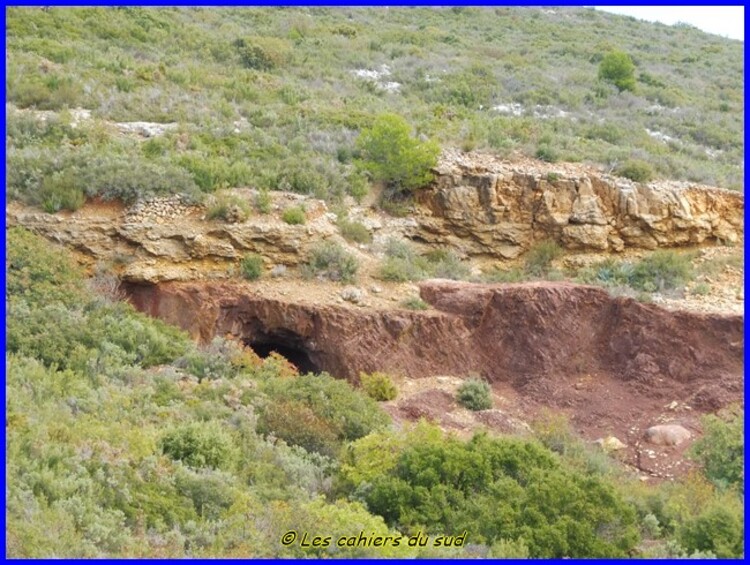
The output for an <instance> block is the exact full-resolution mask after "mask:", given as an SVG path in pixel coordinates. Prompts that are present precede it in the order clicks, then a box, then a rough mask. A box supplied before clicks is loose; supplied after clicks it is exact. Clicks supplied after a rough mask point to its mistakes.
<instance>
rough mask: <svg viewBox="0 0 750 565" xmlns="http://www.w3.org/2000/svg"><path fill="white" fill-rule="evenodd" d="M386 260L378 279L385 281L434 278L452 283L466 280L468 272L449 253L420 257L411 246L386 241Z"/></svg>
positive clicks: (402, 242)
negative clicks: (449, 280) (448, 280)
mask: <svg viewBox="0 0 750 565" xmlns="http://www.w3.org/2000/svg"><path fill="white" fill-rule="evenodd" d="M385 255H386V259H385V261H384V262H383V263H382V265H381V266H380V273H379V276H380V278H381V279H383V280H386V281H396V282H405V281H418V280H421V279H425V278H430V277H435V278H442V279H452V280H466V279H468V278H469V275H470V272H469V268H468V267H467V266H466V264H464V263H463V262H462V261H461V259H460V258H459V257H458V255H457V254H456V252H455V251H453V250H452V249H448V250H445V249H436V250H433V251H430V252H429V253H426V254H424V255H419V254H418V253H417V251H416V249H415V248H414V246H412V245H411V244H410V243H408V242H407V241H404V240H399V239H397V238H393V237H391V238H389V239H388V241H387V242H386V246H385Z"/></svg>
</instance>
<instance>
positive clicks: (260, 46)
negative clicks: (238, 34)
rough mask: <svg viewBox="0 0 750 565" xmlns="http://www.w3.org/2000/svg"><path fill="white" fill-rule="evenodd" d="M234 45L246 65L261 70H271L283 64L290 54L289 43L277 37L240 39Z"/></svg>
mask: <svg viewBox="0 0 750 565" xmlns="http://www.w3.org/2000/svg"><path fill="white" fill-rule="evenodd" d="M234 47H235V49H236V50H237V53H238V54H239V56H240V61H241V63H242V65H243V66H244V67H246V68H248V69H255V70H259V71H270V70H272V69H275V68H276V67H280V66H282V65H283V64H284V63H286V61H287V60H288V58H289V54H290V48H289V45H288V43H287V42H285V41H284V40H282V39H278V38H275V37H254V38H249V39H238V40H236V41H235V42H234Z"/></svg>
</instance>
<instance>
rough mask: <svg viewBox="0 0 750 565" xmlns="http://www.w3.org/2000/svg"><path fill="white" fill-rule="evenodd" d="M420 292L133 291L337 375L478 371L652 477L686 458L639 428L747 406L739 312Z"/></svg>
mask: <svg viewBox="0 0 750 565" xmlns="http://www.w3.org/2000/svg"><path fill="white" fill-rule="evenodd" d="M420 291H421V296H422V299H423V300H425V301H426V302H428V303H429V304H430V305H431V306H432V307H433V308H432V309H430V310H428V311H424V312H413V311H409V310H380V311H378V310H366V309H358V308H354V307H347V306H338V305H322V304H321V305H311V304H300V303H294V302H288V301H283V300H272V299H268V298H264V297H263V296H260V295H257V294H253V292H252V289H249V288H248V287H247V286H244V285H236V284H228V283H213V284H209V283H165V284H161V285H155V286H137V285H131V286H129V287H128V288H127V292H128V295H129V297H130V300H131V301H132V303H133V304H134V305H135V306H136V307H137V308H138V309H139V310H141V311H143V312H146V313H148V314H150V315H152V316H155V317H158V318H161V319H163V320H165V321H167V322H170V323H173V324H176V325H178V326H181V327H182V328H184V329H186V330H187V331H189V332H190V333H191V334H192V335H193V336H194V337H196V338H197V339H199V340H201V341H204V342H205V341H209V340H210V339H211V338H213V337H214V336H216V335H222V336H223V335H227V334H229V335H231V336H234V337H236V338H239V339H242V340H245V341H246V342H248V343H251V342H255V343H259V342H266V343H276V344H278V345H284V346H286V347H290V348H293V349H296V350H299V351H301V352H304V354H306V355H307V356H308V358H309V359H310V361H311V362H312V363H313V364H314V365H315V366H316V367H318V368H320V369H322V370H326V371H328V372H330V373H331V374H333V375H334V376H337V377H342V378H349V379H351V380H356V376H357V375H358V373H359V372H360V371H368V372H369V371H374V370H382V371H387V372H390V373H392V374H397V375H402V376H405V377H409V378H421V377H429V376H433V375H456V376H465V375H468V374H470V373H476V374H479V375H481V376H482V377H484V378H486V379H487V380H488V381H490V382H491V383H492V385H493V389H494V391H495V393H496V394H502V395H503V396H504V397H505V398H508V399H510V407H509V411H510V412H511V413H512V415H513V416H514V417H518V418H520V419H523V420H527V421H528V420H530V419H532V418H533V417H534V415H535V414H536V413H538V411H539V410H540V409H541V408H552V409H556V410H560V411H563V412H565V413H566V414H568V415H569V417H570V419H571V422H572V423H573V424H574V426H575V427H576V429H578V431H579V432H581V433H582V435H583V436H584V437H586V438H588V439H591V440H593V439H596V438H597V437H603V436H606V435H610V434H611V435H615V436H617V437H618V438H619V439H621V440H622V441H623V442H625V443H626V444H628V446H629V449H628V450H627V452H626V454H625V456H624V458H625V459H626V461H627V462H629V463H631V464H633V465H634V466H638V467H639V468H641V469H643V470H644V471H646V472H649V473H650V474H653V475H655V476H662V477H668V476H671V475H672V474H679V473H680V468H685V467H686V466H687V464H685V463H684V461H683V457H682V452H683V451H684V448H685V445H683V446H679V447H656V446H647V445H643V444H642V440H641V437H642V434H643V432H644V431H645V429H646V428H647V427H649V426H651V425H654V424H656V423H660V422H663V421H670V422H674V423H681V424H682V425H684V426H685V427H687V428H688V429H691V430H692V431H693V432H694V434H693V435H694V436H695V435H696V434H699V433H700V423H699V417H700V415H701V414H702V413H706V412H715V411H716V410H717V409H719V408H721V407H723V406H726V405H728V404H730V403H733V402H741V401H742V397H743V394H742V391H743V348H744V336H743V318H742V317H741V316H721V315H710V314H695V313H688V312H674V311H668V310H665V309H662V308H660V307H658V306H655V305H650V304H642V303H639V302H637V301H635V300H632V299H630V298H625V297H612V296H610V295H609V294H608V293H607V292H606V291H604V290H602V289H599V288H596V287H589V286H580V285H574V284H570V283H548V282H544V283H523V284H508V285H477V284H470V283H463V282H451V281H427V282H424V283H422V284H421V285H420ZM444 396H445V395H437V396H436V395H435V394H427V395H422V399H421V400H420V399H419V398H412V399H410V400H408V401H406V400H405V401H404V404H403V406H399V407H396V408H393V409H392V410H391V411H392V412H394V415H400V416H401V417H403V418H406V419H417V418H419V417H428V419H433V420H436V421H440V417H441V416H440V415H441V414H446V413H448V412H450V408H451V406H452V405H450V402H449V399H448V398H444ZM433 404H434V406H433ZM449 405H450V406H449ZM488 425H489V426H490V427H493V426H492V425H491V422H489V423H488ZM499 427H502V426H499Z"/></svg>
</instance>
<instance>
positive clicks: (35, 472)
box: [6, 229, 744, 557]
mask: <svg viewBox="0 0 750 565" xmlns="http://www.w3.org/2000/svg"><path fill="white" fill-rule="evenodd" d="M6 265H7V275H8V284H7V290H6V303H7V308H8V319H7V336H8V345H7V352H6V374H7V381H6V396H7V404H6V441H7V451H6V461H7V468H6V476H7V492H6V522H7V532H6V551H7V554H8V555H10V556H16V557H20V556H27V557H40V556H57V557H74V556H88V557H92V556H143V557H145V556H148V557H159V556H161V557H171V556H227V557H247V556H255V557H261V556H268V557H273V556H290V557H294V556H298V557H301V556H366V555H371V556H404V557H406V556H410V557H415V556H430V555H431V556H435V557H446V556H495V557H509V556H511V557H512V556H516V557H518V556H531V557H537V556H580V557H587V556H625V555H645V556H654V557H658V556H687V555H704V556H705V555H708V556H711V555H716V556H719V557H727V556H737V555H740V554H741V552H742V541H743V534H744V529H743V521H742V516H743V506H742V498H741V492H742V491H741V489H742V479H743V475H742V457H743V453H744V449H743V447H744V442H743V436H742V433H743V429H742V428H743V420H742V418H741V416H740V414H741V412H737V411H733V412H729V413H727V414H726V415H722V416H721V417H716V418H713V417H712V418H708V419H707V421H706V429H707V434H706V437H705V439H704V440H703V441H701V442H699V443H698V444H697V445H696V448H695V457H696V458H697V459H698V460H699V461H700V462H701V463H702V464H703V465H704V466H705V469H706V473H707V475H708V479H706V478H705V477H703V476H702V475H698V474H695V475H693V476H690V477H688V479H687V480H685V481H683V482H680V483H675V484H666V485H664V486H661V487H652V486H647V485H642V484H640V483H639V482H638V481H636V480H635V479H634V478H632V477H630V476H628V475H627V474H626V473H625V472H624V471H623V470H621V469H619V468H618V467H617V465H616V463H615V462H614V461H612V460H611V459H609V458H608V457H607V456H606V455H605V454H604V453H602V452H596V451H593V450H592V447H591V446H590V445H588V444H584V443H583V442H582V441H581V440H580V439H578V438H577V437H576V436H575V435H574V434H573V433H572V432H571V431H570V430H569V428H567V427H566V425H565V423H564V421H561V420H550V421H548V422H547V423H542V424H541V425H538V426H537V429H536V437H537V438H538V439H533V438H531V437H528V438H514V437H490V436H487V435H482V434H479V435H476V436H475V437H474V438H473V439H471V440H470V441H468V442H465V441H462V440H459V439H457V438H454V437H451V436H447V435H445V434H444V433H443V432H441V431H440V430H439V429H437V428H435V427H433V426H431V425H429V424H426V423H421V424H419V425H417V426H416V427H413V428H405V429H402V430H400V431H395V430H393V429H392V428H391V426H390V419H389V418H388V416H387V415H386V414H385V413H384V412H383V411H381V410H380V408H379V407H378V405H377V402H376V401H375V400H373V399H372V398H370V396H373V397H375V398H378V399H379V400H385V399H388V398H392V397H393V395H394V394H395V392H396V391H395V388H393V385H392V383H391V380H390V378H389V377H387V376H386V375H381V374H378V373H375V374H373V375H362V379H363V381H364V382H365V389H366V391H367V393H368V394H364V393H363V392H360V391H358V390H356V389H354V388H352V387H351V386H350V385H349V384H348V383H346V382H344V381H341V380H336V379H333V378H332V377H330V376H328V375H326V374H320V375H313V374H308V375H299V374H298V373H297V370H296V368H295V367H294V366H293V365H292V364H290V363H289V362H288V361H286V360H285V359H284V358H283V357H281V356H279V355H277V354H272V355H270V356H269V357H268V358H266V359H261V358H259V357H258V356H257V355H255V353H254V352H253V351H252V350H250V349H248V348H245V347H242V346H240V345H239V344H236V343H234V342H232V341H228V340H224V339H216V340H214V341H213V342H212V343H211V344H209V345H208V346H205V347H196V346H195V345H194V344H193V343H192V342H191V341H190V340H189V339H188V338H187V336H186V335H185V334H183V333H182V332H180V331H178V330H176V329H174V328H171V327H169V326H167V325H165V324H163V323H160V322H158V321H156V320H152V319H150V318H147V317H145V316H143V315H141V314H138V313H136V312H135V311H134V310H133V309H132V308H131V307H130V306H128V305H126V304H124V303H117V302H112V301H111V300H110V299H109V298H107V297H104V296H101V295H97V294H95V293H93V292H92V291H90V290H88V288H87V285H85V284H83V283H84V279H83V278H82V275H81V273H80V272H79V271H78V270H77V268H76V267H74V266H73V264H72V262H71V261H70V260H69V259H68V257H67V256H66V254H65V253H64V252H61V250H60V249H58V248H55V247H51V246H50V244H49V243H47V242H46V241H44V240H42V239H40V238H38V237H36V236H32V235H31V234H29V233H28V232H26V231H24V230H21V229H13V230H10V231H9V232H8V245H7V263H6ZM474 396H476V395H474ZM472 398H473V396H472ZM709 479H710V481H712V482H713V483H714V484H712V482H709ZM289 530H296V531H298V532H305V531H306V532H309V533H310V534H311V535H318V534H319V535H330V536H333V538H334V539H338V537H340V536H344V535H347V536H351V535H355V536H356V535H358V534H359V532H360V531H365V532H367V533H368V534H369V533H372V534H373V535H384V536H385V535H391V536H410V535H413V534H416V533H417V532H418V531H422V533H423V534H427V535H430V536H431V539H435V536H437V535H441V534H447V535H453V536H461V535H462V534H463V532H467V545H466V547H461V548H455V547H454V548H444V547H441V548H436V547H432V546H430V545H427V546H425V547H416V548H414V547H408V546H407V545H406V543H405V541H404V543H402V544H401V545H400V546H399V547H390V546H388V547H373V546H369V547H365V546H359V547H357V546H352V547H338V546H336V545H335V543H334V544H331V545H330V546H328V547H312V546H311V547H301V546H300V545H299V544H292V545H288V546H285V545H283V544H282V543H281V537H282V536H283V535H284V534H285V533H286V532H287V531H289ZM404 540H406V537H404ZM639 540H641V541H640V544H639Z"/></svg>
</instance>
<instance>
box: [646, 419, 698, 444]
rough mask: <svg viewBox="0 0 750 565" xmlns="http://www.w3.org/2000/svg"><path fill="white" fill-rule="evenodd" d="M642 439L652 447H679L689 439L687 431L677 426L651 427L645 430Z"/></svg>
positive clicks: (689, 435)
mask: <svg viewBox="0 0 750 565" xmlns="http://www.w3.org/2000/svg"><path fill="white" fill-rule="evenodd" d="M644 437H645V439H646V441H647V442H649V443H650V444H653V445H667V446H668V445H680V444H681V443H683V442H684V441H687V440H689V439H690V437H691V434H690V432H689V431H688V430H686V429H685V428H683V427H682V426H680V425H678V424H661V425H657V426H651V427H650V428H649V429H647V430H646V433H645V434H644Z"/></svg>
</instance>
